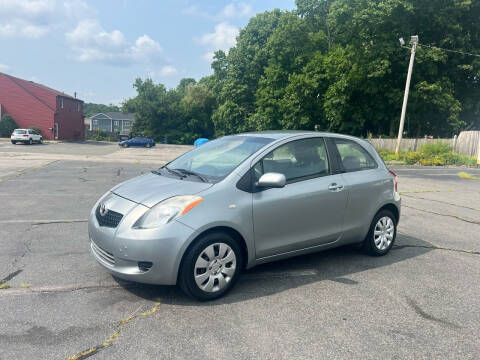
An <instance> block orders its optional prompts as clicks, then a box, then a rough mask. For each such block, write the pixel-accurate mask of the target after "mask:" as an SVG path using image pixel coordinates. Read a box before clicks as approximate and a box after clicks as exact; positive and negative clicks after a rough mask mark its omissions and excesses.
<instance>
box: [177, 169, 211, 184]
mask: <svg viewBox="0 0 480 360" xmlns="http://www.w3.org/2000/svg"><path fill="white" fill-rule="evenodd" d="M171 170H172V171H178V172H181V173H183V174H184V175H194V176H196V177H198V178H199V179H200V180H202V181H203V182H209V181H208V180H207V178H205V177H204V176H202V175H200V174H199V173H197V172H196V171H192V170H187V169H171Z"/></svg>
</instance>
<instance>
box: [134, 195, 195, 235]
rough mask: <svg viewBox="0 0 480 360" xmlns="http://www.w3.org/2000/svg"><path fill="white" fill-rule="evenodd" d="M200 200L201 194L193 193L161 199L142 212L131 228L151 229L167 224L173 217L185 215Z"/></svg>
mask: <svg viewBox="0 0 480 360" xmlns="http://www.w3.org/2000/svg"><path fill="white" fill-rule="evenodd" d="M202 200H203V198H202V197H201V196H195V195H181V196H174V197H171V198H169V199H166V200H163V201H161V202H159V203H158V204H157V205H155V206H153V207H152V208H151V209H150V210H148V211H147V212H146V213H145V214H143V215H142V216H141V217H140V218H139V219H138V220H137V221H136V222H135V224H133V228H135V229H153V228H156V227H159V226H162V225H165V224H168V223H169V222H170V221H172V220H173V219H176V218H178V217H180V216H182V215H185V214H186V213H187V212H189V211H190V210H192V209H193V208H194V207H195V206H197V205H198V204H200V203H201V202H202Z"/></svg>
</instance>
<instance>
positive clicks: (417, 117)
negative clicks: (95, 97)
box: [123, 0, 480, 142]
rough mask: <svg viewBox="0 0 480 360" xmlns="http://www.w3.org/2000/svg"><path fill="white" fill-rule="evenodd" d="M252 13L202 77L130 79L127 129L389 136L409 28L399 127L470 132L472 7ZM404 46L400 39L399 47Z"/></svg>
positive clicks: (173, 133) (307, 5)
mask: <svg viewBox="0 0 480 360" xmlns="http://www.w3.org/2000/svg"><path fill="white" fill-rule="evenodd" d="M296 5H297V8H296V9H295V10H293V11H280V10H278V9H277V10H273V11H267V12H264V13H261V14H257V15H256V16H254V17H252V18H251V19H250V21H249V23H248V24H247V25H246V26H245V27H244V28H243V29H241V31H240V34H239V36H238V37H237V42H236V45H235V46H234V47H233V48H231V49H230V50H229V51H228V52H225V51H217V52H216V53H215V55H214V59H213V62H212V69H213V74H212V75H209V76H206V77H204V78H202V79H200V80H199V81H198V82H197V81H195V80H194V79H189V78H187V79H182V80H181V81H180V83H179V85H178V86H177V87H176V88H175V89H170V90H168V89H166V88H165V86H163V85H162V84H155V83H153V82H152V80H150V79H146V80H141V79H137V80H136V81H135V84H134V87H135V88H136V90H137V96H136V97H135V98H132V99H129V100H127V101H126V102H125V103H124V104H123V110H125V111H133V112H135V113H136V116H137V122H136V123H135V129H136V130H138V131H141V132H144V133H145V134H147V135H150V136H153V137H156V138H157V139H159V138H165V137H167V138H168V139H169V141H170V140H171V141H173V142H191V141H192V139H194V138H195V137H200V136H202V137H211V136H220V135H225V134H232V133H236V132H241V131H250V130H265V129H272V130H273V129H304V130H313V129H314V127H315V125H318V126H319V127H320V129H322V130H325V131H334V132H342V133H347V134H352V135H357V136H366V135H367V134H368V133H371V134H374V135H391V136H394V135H395V134H396V131H397V129H398V123H399V118H400V110H401V106H402V101H403V92H404V88H405V80H406V73H407V67H408V62H409V58H410V51H409V50H408V46H407V49H406V48H404V47H401V46H400V44H399V41H398V39H399V38H400V37H403V38H404V39H407V40H408V39H409V38H410V36H411V35H419V38H420V44H421V45H420V46H419V47H418V48H417V54H416V58H415V67H414V71H413V77H412V83H411V88H410V98H409V103H408V109H407V120H406V124H405V130H406V131H407V133H408V136H412V137H414V136H423V135H425V134H428V135H434V136H452V135H453V134H455V133H458V132H459V131H461V130H464V129H470V128H473V127H480V123H479V120H478V119H480V101H479V99H480V84H479V79H480V57H474V56H468V55H462V54H459V53H452V52H445V51H443V50H440V49H438V47H441V48H447V49H454V50H458V51H462V52H469V53H476V54H479V53H480V22H479V21H478V19H479V18H480V2H479V1H473V0H462V1H458V0H357V1H351V0H296ZM407 45H408V44H407Z"/></svg>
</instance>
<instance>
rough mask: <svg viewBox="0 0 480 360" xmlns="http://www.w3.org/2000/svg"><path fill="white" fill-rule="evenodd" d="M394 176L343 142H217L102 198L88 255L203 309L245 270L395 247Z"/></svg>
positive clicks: (258, 137)
mask: <svg viewBox="0 0 480 360" xmlns="http://www.w3.org/2000/svg"><path fill="white" fill-rule="evenodd" d="M399 218H400V196H399V193H398V191H397V177H396V175H395V174H394V173H393V172H392V171H389V170H388V169H387V167H386V166H385V164H384V162H383V161H382V159H381V158H380V156H379V155H378V154H377V152H376V151H375V149H374V148H373V147H372V146H371V145H370V144H369V143H368V142H367V141H364V140H361V139H358V138H354V137H351V136H344V135H337V134H329V133H319V132H298V131H297V132H294V131H281V132H258V133H245V134H239V135H234V136H225V137H222V138H219V139H217V140H214V141H210V142H208V143H206V144H204V145H202V146H200V147H197V148H195V149H193V150H191V151H189V152H187V153H185V154H183V155H182V156H180V157H178V158H177V159H175V160H173V161H171V162H170V163H168V164H167V165H165V166H163V167H161V168H159V169H158V170H155V171H152V172H151V173H148V174H145V175H142V176H139V177H136V178H134V179H131V180H128V181H126V182H124V183H121V184H119V185H117V186H115V187H114V188H113V189H111V190H110V191H109V192H108V193H106V194H105V195H103V196H102V197H101V198H100V200H99V201H98V202H97V203H96V204H95V206H94V207H93V209H92V212H91V214H90V218H89V224H88V232H89V237H90V246H91V251H92V254H93V256H94V257H95V258H96V260H97V261H98V262H99V263H100V264H101V265H102V266H103V267H104V268H105V269H107V270H108V271H110V272H111V273H112V274H114V275H115V276H117V277H119V278H123V279H127V280H133V281H137V282H142V283H151V284H164V285H173V284H177V283H178V284H179V285H180V286H181V288H182V289H183V290H184V291H185V292H186V293H187V294H188V295H190V296H192V297H194V298H196V299H199V300H210V299H214V298H217V297H220V296H222V295H224V294H225V293H226V292H227V291H228V290H230V289H231V288H232V286H233V285H234V284H235V281H236V280H237V279H238V277H239V274H240V272H241V270H242V269H244V268H251V267H253V266H255V265H258V264H262V263H265V262H270V261H275V260H279V259H284V258H288V257H292V256H297V255H302V254H307V253H312V252H315V251H320V250H325V249H329V248H333V247H337V246H342V245H346V244H352V243H361V244H362V246H363V249H364V250H365V251H366V252H367V253H369V254H371V255H375V256H379V255H385V254H386V253H387V252H388V251H389V250H390V248H391V247H392V245H393V242H394V241H395V236H396V229H397V224H398V221H399Z"/></svg>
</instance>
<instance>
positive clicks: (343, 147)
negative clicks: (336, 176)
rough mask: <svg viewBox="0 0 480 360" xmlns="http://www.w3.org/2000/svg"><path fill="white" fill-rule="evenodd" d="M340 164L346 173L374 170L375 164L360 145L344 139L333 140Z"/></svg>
mask: <svg viewBox="0 0 480 360" xmlns="http://www.w3.org/2000/svg"><path fill="white" fill-rule="evenodd" d="M334 142H335V145H336V146H337V150H338V153H339V154H340V157H341V160H342V164H343V167H344V169H345V170H346V171H347V172H351V171H360V170H366V169H374V168H376V167H377V163H376V162H375V160H373V158H372V156H371V155H370V154H369V153H368V152H367V150H365V149H364V148H363V147H362V146H361V145H360V144H358V143H356V142H354V141H351V140H344V139H335V140H334Z"/></svg>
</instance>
